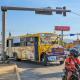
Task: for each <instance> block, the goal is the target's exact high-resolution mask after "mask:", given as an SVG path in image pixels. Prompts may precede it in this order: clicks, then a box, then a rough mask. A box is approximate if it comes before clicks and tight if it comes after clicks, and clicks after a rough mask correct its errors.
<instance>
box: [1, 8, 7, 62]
mask: <svg viewBox="0 0 80 80" xmlns="http://www.w3.org/2000/svg"><path fill="white" fill-rule="evenodd" d="M6 11H7V10H5V9H3V10H2V59H3V61H5V56H6V54H5V12H6Z"/></svg>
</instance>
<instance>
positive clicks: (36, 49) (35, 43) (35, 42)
mask: <svg viewBox="0 0 80 80" xmlns="http://www.w3.org/2000/svg"><path fill="white" fill-rule="evenodd" d="M38 40H39V38H38V37H34V50H35V53H34V56H35V61H38V60H39V52H38Z"/></svg>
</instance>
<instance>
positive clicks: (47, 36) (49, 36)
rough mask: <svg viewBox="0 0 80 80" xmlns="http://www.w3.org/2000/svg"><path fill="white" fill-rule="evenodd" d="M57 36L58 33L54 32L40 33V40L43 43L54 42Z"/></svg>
mask: <svg viewBox="0 0 80 80" xmlns="http://www.w3.org/2000/svg"><path fill="white" fill-rule="evenodd" d="M56 38H57V35H56V34H53V33H42V34H40V40H41V43H42V44H52V41H55V40H56Z"/></svg>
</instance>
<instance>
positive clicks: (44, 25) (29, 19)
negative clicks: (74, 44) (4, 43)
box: [0, 0, 80, 38]
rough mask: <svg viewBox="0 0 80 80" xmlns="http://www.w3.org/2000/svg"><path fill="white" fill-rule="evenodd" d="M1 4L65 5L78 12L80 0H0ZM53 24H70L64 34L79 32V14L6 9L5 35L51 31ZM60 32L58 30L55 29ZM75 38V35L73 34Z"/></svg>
mask: <svg viewBox="0 0 80 80" xmlns="http://www.w3.org/2000/svg"><path fill="white" fill-rule="evenodd" d="M1 6H16V7H17V6H19V7H30V8H45V7H51V8H53V9H55V8H56V7H63V6H66V8H67V9H69V10H71V11H72V12H75V13H77V14H80V0H0V7H1ZM55 26H70V31H65V32H64V34H72V33H80V16H79V15H76V14H73V13H67V16H66V17H64V16H63V15H58V14H56V13H55V12H53V15H39V14H35V12H33V11H7V12H6V35H8V33H9V32H11V33H12V35H22V34H27V33H39V32H53V31H54V28H55ZM1 31H2V12H1V10H0V32H1ZM57 32H59V33H60V31H57ZM70 38H72V37H70ZM75 38H76V36H75Z"/></svg>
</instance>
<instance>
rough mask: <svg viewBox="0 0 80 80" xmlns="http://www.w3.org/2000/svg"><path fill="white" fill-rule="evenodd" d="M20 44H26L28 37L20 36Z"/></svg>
mask: <svg viewBox="0 0 80 80" xmlns="http://www.w3.org/2000/svg"><path fill="white" fill-rule="evenodd" d="M20 45H21V46H26V38H25V37H24V38H20Z"/></svg>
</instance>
